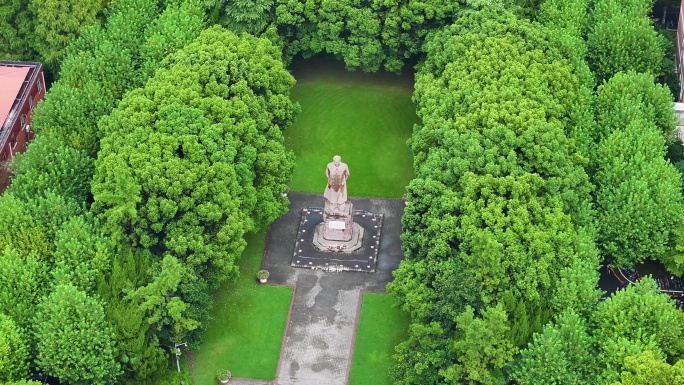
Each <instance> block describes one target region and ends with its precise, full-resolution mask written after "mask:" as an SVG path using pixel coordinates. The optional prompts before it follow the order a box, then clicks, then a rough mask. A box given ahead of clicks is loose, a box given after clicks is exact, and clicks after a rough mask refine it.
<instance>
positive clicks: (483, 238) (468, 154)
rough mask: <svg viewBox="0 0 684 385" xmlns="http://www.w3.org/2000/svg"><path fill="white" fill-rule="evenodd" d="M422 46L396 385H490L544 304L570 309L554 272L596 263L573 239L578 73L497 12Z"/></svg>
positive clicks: (578, 171) (539, 36)
mask: <svg viewBox="0 0 684 385" xmlns="http://www.w3.org/2000/svg"><path fill="white" fill-rule="evenodd" d="M523 36H524V37H523ZM426 48H427V53H428V58H427V60H426V62H425V63H424V64H423V65H422V67H421V71H420V72H419V74H418V75H417V81H416V92H415V98H416V100H417V102H418V114H419V116H420V117H421V118H422V119H423V126H422V127H418V128H417V129H416V130H415V132H414V135H413V138H412V139H411V142H410V144H411V147H412V149H413V151H414V155H415V160H414V162H415V168H416V175H417V178H416V179H414V180H413V181H412V182H411V184H410V185H409V205H408V207H407V208H406V212H405V214H404V218H403V228H404V234H403V236H402V241H403V248H404V250H405V252H406V260H405V261H404V262H403V263H402V265H401V266H400V268H399V270H397V271H396V272H395V277H396V281H395V282H394V283H393V284H392V286H391V289H392V291H393V292H394V293H395V294H397V295H398V297H399V298H400V300H401V301H402V302H403V307H404V309H406V310H407V311H408V312H409V313H410V314H411V316H412V317H413V322H414V325H413V326H412V328H411V330H410V335H411V336H410V338H409V341H407V342H405V343H403V344H402V345H400V347H399V348H398V356H399V357H400V359H399V361H400V363H399V365H398V373H397V374H398V375H397V382H398V383H405V384H409V383H414V382H415V378H416V376H422V377H423V378H424V376H426V374H427V373H428V372H429V373H430V374H429V375H428V376H429V377H428V378H427V379H425V378H424V380H423V381H421V383H425V384H433V383H442V382H444V381H446V382H449V383H455V382H458V381H462V380H463V381H466V382H467V383H485V384H493V383H499V382H500V381H503V379H504V373H503V368H504V367H505V366H506V365H507V364H508V362H509V361H510V360H511V359H512V357H513V353H514V352H515V346H521V345H523V344H524V343H526V342H527V341H528V340H529V339H530V337H531V335H532V333H534V332H537V331H541V328H542V325H544V324H545V323H546V322H547V321H548V320H549V319H550V317H551V314H552V310H553V307H554V306H555V305H554V304H555V303H572V302H575V301H574V299H573V298H562V299H560V298H559V299H557V300H555V299H554V298H555V297H556V296H557V295H559V296H570V297H574V295H575V294H573V293H569V292H567V291H559V292H558V293H557V288H558V282H559V281H561V279H562V278H561V275H560V273H561V272H563V271H566V270H567V269H572V268H573V267H575V265H576V262H575V261H576V260H581V261H584V264H583V266H584V267H589V268H591V266H596V264H597V262H598V260H597V255H596V252H595V250H594V249H593V247H592V246H591V243H592V242H591V238H588V237H587V234H585V232H583V231H580V230H581V229H582V228H583V227H587V226H590V216H589V202H588V200H587V198H588V193H589V191H590V190H591V186H590V185H589V183H588V177H587V175H586V174H585V172H584V170H583V168H582V163H581V162H582V161H583V158H582V156H581V154H578V153H576V150H575V149H574V148H573V146H572V142H571V141H570V140H569V139H568V138H567V136H566V132H570V131H571V130H572V126H573V123H574V121H573V116H571V115H570V113H569V111H571V107H572V106H573V105H574V104H575V103H576V101H577V100H578V98H579V95H578V93H577V91H576V90H577V87H578V82H577V77H576V76H575V75H574V74H573V72H572V68H571V67H570V66H568V64H567V61H565V60H563V57H562V56H561V54H560V52H559V51H558V50H556V49H554V46H553V44H552V39H551V37H550V36H549V35H547V34H546V33H545V31H544V30H542V29H539V28H538V27H536V26H534V25H532V24H530V23H528V22H526V21H522V20H519V19H517V18H515V16H513V15H512V14H509V13H504V12H495V11H482V12H476V13H471V14H469V15H468V16H466V17H464V18H462V19H459V20H458V21H457V22H456V23H455V24H454V25H453V26H451V27H449V28H447V29H445V30H444V31H443V32H441V33H439V34H436V35H435V36H434V39H433V40H431V41H430V43H429V44H428V45H426ZM493 58H496V60H495V59H493ZM493 74H496V76H492V75H493ZM568 276H570V274H568ZM568 278H569V277H568ZM591 297H594V299H595V296H592V295H589V298H591ZM419 325H420V326H419ZM492 330H498V332H496V333H494V334H489V333H490V332H491V331H492ZM436 339H438V340H446V341H447V342H441V341H437V340H436ZM427 340H433V341H430V342H428V341H427ZM434 344H437V346H439V345H441V347H437V348H435V347H434V346H433V345H434ZM429 346H431V347H429ZM423 347H428V348H427V349H425V350H423ZM415 350H419V351H421V352H422V354H419V355H416V354H414V351H415ZM478 352H479V353H478Z"/></svg>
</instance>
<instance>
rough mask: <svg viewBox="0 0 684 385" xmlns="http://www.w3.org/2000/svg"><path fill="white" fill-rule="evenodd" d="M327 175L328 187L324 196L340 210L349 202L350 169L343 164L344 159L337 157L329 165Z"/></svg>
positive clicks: (326, 170)
mask: <svg viewBox="0 0 684 385" xmlns="http://www.w3.org/2000/svg"><path fill="white" fill-rule="evenodd" d="M325 175H326V176H327V177H328V186H327V187H326V188H325V192H324V193H323V196H324V197H325V199H327V200H328V201H329V202H330V203H332V204H335V205H336V207H337V209H339V208H340V205H341V204H343V203H345V202H346V201H347V178H349V167H347V164H346V163H342V158H341V157H340V156H339V155H335V156H334V157H333V161H332V162H331V163H328V167H327V168H326V169H325Z"/></svg>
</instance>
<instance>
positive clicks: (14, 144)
mask: <svg viewBox="0 0 684 385" xmlns="http://www.w3.org/2000/svg"><path fill="white" fill-rule="evenodd" d="M16 145H17V134H12V147H14V146H16Z"/></svg>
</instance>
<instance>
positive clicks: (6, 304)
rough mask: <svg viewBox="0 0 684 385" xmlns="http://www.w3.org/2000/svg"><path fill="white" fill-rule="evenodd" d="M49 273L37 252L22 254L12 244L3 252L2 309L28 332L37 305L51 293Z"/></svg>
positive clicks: (0, 277) (0, 262) (0, 275)
mask: <svg viewBox="0 0 684 385" xmlns="http://www.w3.org/2000/svg"><path fill="white" fill-rule="evenodd" d="M47 272H48V268H47V267H46V266H45V264H44V263H43V262H42V261H40V260H39V258H38V257H37V256H36V255H35V254H33V253H30V254H27V255H21V254H20V253H18V252H17V251H15V250H12V249H11V248H9V247H6V248H4V249H3V251H2V252H1V253H0V282H2V283H3V284H2V285H0V309H3V310H2V312H3V313H4V314H5V315H6V316H8V317H10V318H11V319H12V320H13V321H14V322H15V323H16V324H17V326H18V327H19V328H21V329H23V330H25V331H30V330H31V325H32V324H31V319H32V318H33V315H34V314H35V313H36V305H37V304H38V301H39V300H40V298H41V297H42V296H43V295H44V294H45V293H46V292H47V286H48V278H47ZM29 337H30V336H29ZM27 341H28V342H30V341H31V339H30V338H29V339H27Z"/></svg>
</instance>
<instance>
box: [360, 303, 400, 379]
mask: <svg viewBox="0 0 684 385" xmlns="http://www.w3.org/2000/svg"><path fill="white" fill-rule="evenodd" d="M393 303H394V298H393V297H392V296H390V295H388V294H377V293H365V294H364V295H363V302H362V304H361V315H360V318H359V327H358V331H357V333H356V343H355V344H354V357H353V358H352V367H351V372H350V374H349V385H367V384H373V385H384V384H387V385H391V384H392V382H391V381H390V376H389V370H390V368H391V367H392V365H394V359H393V358H392V355H393V354H394V347H395V346H396V345H397V344H399V343H400V342H401V341H403V340H405V339H406V338H407V337H408V326H409V317H408V315H407V314H406V313H404V312H403V311H402V310H401V309H397V308H395V307H393V306H392V305H393Z"/></svg>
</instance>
